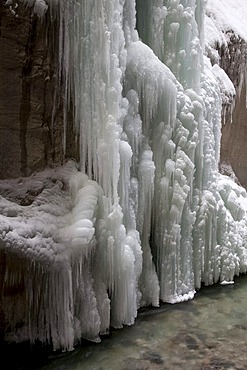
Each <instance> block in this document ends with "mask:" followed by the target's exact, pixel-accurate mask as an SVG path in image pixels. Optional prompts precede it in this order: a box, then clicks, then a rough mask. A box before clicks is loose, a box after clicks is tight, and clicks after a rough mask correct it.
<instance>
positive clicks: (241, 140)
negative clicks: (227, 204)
mask: <svg viewBox="0 0 247 370" xmlns="http://www.w3.org/2000/svg"><path fill="white" fill-rule="evenodd" d="M221 161H222V162H228V163H230V165H231V167H232V169H233V171H234V173H235V174H236V176H237V178H238V180H239V182H240V184H241V185H242V186H244V187H245V188H247V109H246V89H245V86H244V88H243V89H242V90H241V93H240V97H237V99H236V105H235V109H234V111H233V116H232V123H230V122H229V121H228V122H226V123H225V124H224V125H223V126H222V139H221Z"/></svg>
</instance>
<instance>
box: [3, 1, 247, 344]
mask: <svg viewBox="0 0 247 370" xmlns="http://www.w3.org/2000/svg"><path fill="white" fill-rule="evenodd" d="M29 3H32V4H33V3H35V6H36V8H35V9H36V10H37V13H38V14H39V15H41V16H44V13H45V12H46V13H45V16H46V17H47V22H48V21H49V22H58V23H59V40H55V42H59V67H58V68H59V74H60V76H61V77H60V79H61V84H62V86H63V88H64V91H65V101H66V107H67V108H66V109H68V110H69V107H70V106H71V102H73V109H74V111H73V116H74V128H75V132H76V135H77V138H78V140H79V143H80V145H79V146H80V163H78V164H75V163H74V162H73V161H69V162H68V163H67V164H66V165H64V166H62V167H60V168H56V169H53V170H52V169H47V170H45V171H44V172H42V173H37V174H35V175H33V176H32V177H31V178H26V179H25V178H23V179H19V180H18V182H17V180H5V181H1V183H0V189H1V197H0V247H1V255H0V257H1V261H2V265H3V266H4V274H3V282H2V289H3V295H4V297H3V311H4V316H5V320H6V323H7V325H6V340H9V341H16V342H21V341H24V340H30V341H31V342H32V343H34V342H35V341H42V342H43V343H50V344H51V345H52V346H53V348H54V350H56V349H60V348H62V349H63V350H71V349H73V346H74V345H75V344H76V343H77V342H78V341H79V340H80V339H81V338H86V339H89V340H93V341H99V340H100V335H101V334H105V333H107V332H108V330H109V327H110V325H111V326H113V327H115V328H121V327H122V326H123V325H131V324H133V323H134V320H135V318H136V316H137V311H138V308H140V307H143V306H147V305H153V306H158V305H159V302H160V300H161V301H163V302H170V303H176V302H181V301H185V300H188V299H191V298H193V297H194V294H195V291H196V289H199V288H200V286H201V283H202V282H203V283H205V284H206V285H208V284H213V283H214V282H218V281H221V282H230V281H232V280H233V278H234V276H235V275H239V273H245V272H246V269H247V249H246V241H247V216H246V211H247V194H246V191H245V190H244V189H242V188H241V187H239V186H238V185H236V184H235V183H234V182H233V181H232V180H230V179H228V178H227V177H224V176H222V175H220V174H219V172H218V162H219V153H220V135H221V134H220V132H221V109H222V101H223V99H224V98H226V97H229V99H228V100H227V103H229V104H231V97H232V96H233V95H234V93H235V91H234V87H233V85H232V84H231V83H230V81H229V80H228V78H227V76H226V75H225V74H224V72H223V71H222V70H221V69H220V67H219V66H218V64H217V65H215V66H214V67H212V66H211V63H210V61H209V59H208V58H207V57H206V56H205V55H204V44H205V41H204V23H205V21H204V16H205V1H204V0H152V1H150V0H137V1H136V2H135V1H134V0H97V1H90V0H77V1H74V0H60V1H58V0H49V1H48V0H47V1H46V2H45V1H43V0H39V1H38V0H36V2H34V1H31V2H30V1H29ZM47 6H48V9H47ZM35 9H34V10H35ZM222 81H223V82H225V85H224V86H225V88H224V89H222V85H223V84H222V83H221V82H222ZM224 102H225V100H224ZM64 125H65V129H64V132H66V120H65V122H64ZM64 143H66V138H64ZM64 151H65V152H66V145H65V144H64ZM16 189H18V190H16ZM27 189H33V192H34V193H35V192H36V193H37V195H36V197H35V199H34V201H33V202H32V203H31V204H27V205H23V202H22V201H21V200H22V199H25V196H26V194H27ZM14 292H15V294H14Z"/></svg>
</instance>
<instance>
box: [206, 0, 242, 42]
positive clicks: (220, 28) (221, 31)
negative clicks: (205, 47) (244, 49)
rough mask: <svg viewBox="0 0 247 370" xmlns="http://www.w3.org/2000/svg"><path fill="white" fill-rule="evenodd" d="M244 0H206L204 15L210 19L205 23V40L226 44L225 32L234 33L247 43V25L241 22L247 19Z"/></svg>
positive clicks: (226, 36) (227, 38) (227, 36)
mask: <svg viewBox="0 0 247 370" xmlns="http://www.w3.org/2000/svg"><path fill="white" fill-rule="evenodd" d="M246 5H247V4H246V0H227V1H226V0H217V1H214V0H208V1H207V11H206V14H207V16H208V17H209V18H210V20H209V19H207V21H206V23H205V34H206V40H207V41H210V45H212V44H213V43H212V41H214V42H219V44H220V45H221V44H223V43H227V42H228V40H229V36H230V35H227V32H229V33H230V34H231V33H234V34H235V35H236V36H239V37H241V38H242V39H243V40H245V41H247V25H246V22H244V21H243V20H244V19H246V17H247V7H246Z"/></svg>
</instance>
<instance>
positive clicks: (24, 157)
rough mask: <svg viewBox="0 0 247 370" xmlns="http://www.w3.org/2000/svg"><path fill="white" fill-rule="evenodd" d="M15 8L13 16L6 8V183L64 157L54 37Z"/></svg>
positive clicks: (1, 127) (2, 16)
mask: <svg viewBox="0 0 247 370" xmlns="http://www.w3.org/2000/svg"><path fill="white" fill-rule="evenodd" d="M15 4H16V5H15ZM15 4H12V6H13V8H15V6H16V9H15V11H13V10H12V11H11V8H10V7H9V6H7V5H6V6H5V5H4V4H3V2H2V1H1V2H0V102H1V104H0V132H1V134H0V159H1V160H0V178H1V179H4V178H13V177H19V176H26V175H30V174H31V173H32V172H34V171H37V170H40V169H42V168H44V167H45V166H47V165H49V164H50V163H51V162H53V163H61V162H62V156H63V153H62V133H63V128H62V127H63V125H62V120H63V117H62V113H61V112H62V109H61V105H60V107H59V104H58V103H57V102H56V103H55V93H56V92H55V88H56V85H57V79H56V75H55V65H54V63H55V62H54V58H53V57H52V52H51V48H50V47H48V40H49V38H50V35H49V34H47V33H44V32H42V29H45V27H42V23H41V20H40V19H39V18H38V17H37V15H34V14H33V13H32V10H31V9H30V8H28V7H26V6H25V5H23V3H22V2H19V3H17V2H16V3H15ZM17 5H18V6H17ZM42 22H45V19H44V20H42ZM56 95H57V96H58V94H56Z"/></svg>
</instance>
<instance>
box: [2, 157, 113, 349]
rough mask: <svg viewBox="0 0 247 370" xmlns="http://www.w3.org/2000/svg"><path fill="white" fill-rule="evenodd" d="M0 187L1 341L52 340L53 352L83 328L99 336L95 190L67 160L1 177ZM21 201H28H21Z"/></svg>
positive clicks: (97, 189) (97, 191)
mask: <svg viewBox="0 0 247 370" xmlns="http://www.w3.org/2000/svg"><path fill="white" fill-rule="evenodd" d="M0 190H1V194H2V195H3V196H1V197H0V249H1V253H2V256H4V258H3V259H2V263H4V265H5V275H4V285H3V289H4V295H5V299H4V303H3V304H4V307H3V309H4V312H5V320H6V322H8V325H9V327H8V329H7V333H8V332H9V335H8V334H7V336H6V340H10V341H16V342H21V341H24V340H30V341H31V342H33V343H34V342H35V340H37V339H38V340H41V341H42V342H44V343H47V340H48V342H49V340H50V341H51V342H52V344H53V348H54V349H59V348H63V349H66V350H70V349H72V348H73V345H74V343H75V341H76V339H79V338H81V336H82V332H83V333H84V336H86V337H88V339H91V340H98V333H99V325H96V322H97V320H98V322H99V321H100V320H99V316H98V311H97V308H96V299H95V297H94V290H93V287H92V278H90V276H91V275H90V274H91V271H90V269H91V263H90V257H91V254H92V251H93V249H94V248H95V242H96V240H95V228H94V223H95V214H96V212H97V203H98V197H99V194H100V190H101V189H100V187H99V186H98V185H97V184H96V183H95V182H94V181H91V180H88V177H87V176H86V175H84V174H82V173H81V172H78V171H77V169H76V166H75V164H74V163H73V162H69V163H68V164H67V165H66V166H64V167H60V168H57V169H54V170H46V171H44V172H41V173H37V174H35V175H33V176H32V177H31V178H25V179H19V180H4V181H2V182H1V183H0ZM32 198H33V199H32ZM27 199H29V200H30V202H29V203H30V204H29V205H21V204H25V202H27ZM18 203H19V204H18ZM3 261H4V262H3ZM80 287H81V291H82V289H83V290H84V294H83V297H82V294H80ZM13 291H18V294H16V295H15V296H14V297H13ZM85 302H87V303H86V304H85ZM106 303H107V302H106ZM85 311H88V312H85ZM77 317H78V318H77ZM92 323H93V327H91V326H90V325H91V324H92ZM16 328H18V329H16ZM95 328H96V330H95Z"/></svg>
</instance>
